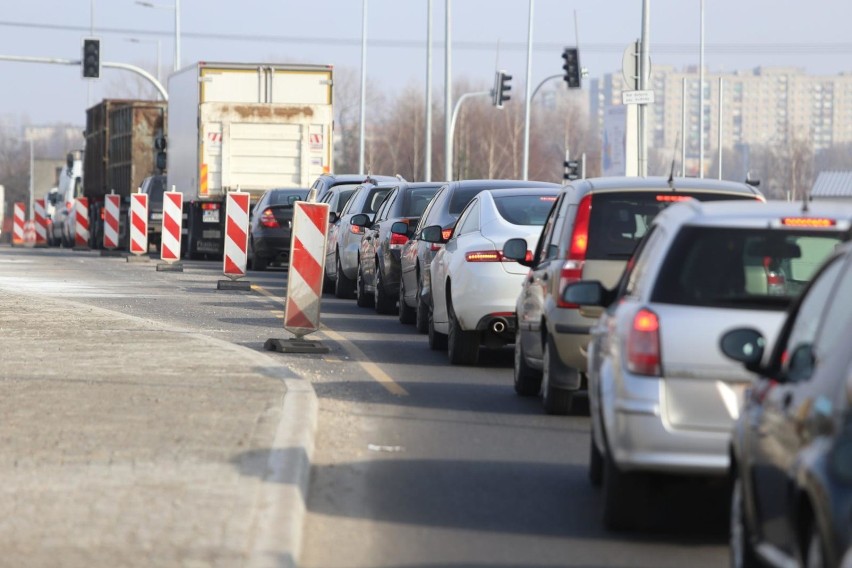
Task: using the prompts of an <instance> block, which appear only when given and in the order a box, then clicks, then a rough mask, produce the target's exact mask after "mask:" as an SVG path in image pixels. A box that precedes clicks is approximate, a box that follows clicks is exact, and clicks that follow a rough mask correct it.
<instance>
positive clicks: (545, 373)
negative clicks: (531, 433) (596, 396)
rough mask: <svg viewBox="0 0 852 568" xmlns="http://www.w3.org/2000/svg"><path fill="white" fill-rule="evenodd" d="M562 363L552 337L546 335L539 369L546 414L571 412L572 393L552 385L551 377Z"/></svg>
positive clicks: (542, 400)
mask: <svg viewBox="0 0 852 568" xmlns="http://www.w3.org/2000/svg"><path fill="white" fill-rule="evenodd" d="M562 368H564V365H563V364H562V362H561V361H560V360H559V353H558V352H557V351H556V345H555V344H554V342H553V338H551V337H550V336H548V338H547V340H545V342H544V357H543V362H542V370H541V402H542V404H543V405H544V411H545V412H547V413H548V414H554V415H565V414H568V413H570V412H571V404H572V402H573V401H574V393H573V392H572V391H569V390H566V389H560V388H558V387H555V386H553V384H552V381H551V380H550V379H551V377H552V376H553V375H554V374H556V373H558V372H559V371H560V370H561V369H562Z"/></svg>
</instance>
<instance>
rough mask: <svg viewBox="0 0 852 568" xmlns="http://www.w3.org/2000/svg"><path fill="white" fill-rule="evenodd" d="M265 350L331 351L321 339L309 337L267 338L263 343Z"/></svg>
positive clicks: (288, 351) (293, 351)
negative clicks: (308, 338) (314, 339)
mask: <svg viewBox="0 0 852 568" xmlns="http://www.w3.org/2000/svg"><path fill="white" fill-rule="evenodd" d="M263 349H264V350H265V351H277V352H278V353H329V352H330V351H331V350H330V349H329V348H328V347H326V346H325V345H323V344H322V343H320V342H319V341H309V340H307V339H295V338H290V339H275V338H271V339H267V340H266V343H264V344H263Z"/></svg>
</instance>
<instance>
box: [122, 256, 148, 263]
mask: <svg viewBox="0 0 852 568" xmlns="http://www.w3.org/2000/svg"><path fill="white" fill-rule="evenodd" d="M127 262H151V258H150V257H148V256H147V255H144V254H131V255H129V256H128V257H127Z"/></svg>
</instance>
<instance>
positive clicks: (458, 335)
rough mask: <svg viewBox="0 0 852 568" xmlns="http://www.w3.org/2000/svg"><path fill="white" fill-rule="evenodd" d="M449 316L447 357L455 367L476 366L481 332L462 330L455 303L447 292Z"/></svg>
mask: <svg viewBox="0 0 852 568" xmlns="http://www.w3.org/2000/svg"><path fill="white" fill-rule="evenodd" d="M447 316H448V318H449V329H448V330H447V331H449V333H448V334H447V355H448V356H449V358H450V363H452V364H453V365H476V362H477V361H479V332H478V331H476V330H473V331H466V330H463V329H462V328H461V324H459V320H458V318H456V312H455V310H454V309H453V302H452V299H451V297H450V295H449V290H447Z"/></svg>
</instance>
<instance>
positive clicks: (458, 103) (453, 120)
mask: <svg viewBox="0 0 852 568" xmlns="http://www.w3.org/2000/svg"><path fill="white" fill-rule="evenodd" d="M490 96H491V91H476V92H475V93H465V94H463V95H462V96H460V97H459V100H457V101H456V106H455V107H454V108H453V116H452V118H451V119H450V128H449V131H448V133H447V168H446V169H447V181H453V140H454V135H455V133H456V119H457V118H458V116H459V109H460V108H461V104H462V103H463V102H464V101H465V100H467V99H469V98H470V97H490Z"/></svg>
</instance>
